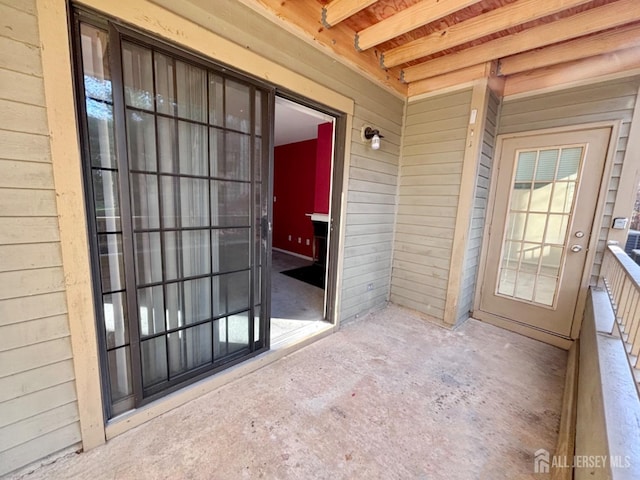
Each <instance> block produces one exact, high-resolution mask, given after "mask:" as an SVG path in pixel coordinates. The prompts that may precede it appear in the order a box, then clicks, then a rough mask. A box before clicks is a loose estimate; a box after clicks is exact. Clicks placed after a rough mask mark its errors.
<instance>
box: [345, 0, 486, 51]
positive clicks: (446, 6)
mask: <svg viewBox="0 0 640 480" xmlns="http://www.w3.org/2000/svg"><path fill="white" fill-rule="evenodd" d="M481 1H482V0H447V1H442V0H422V1H421V2H419V3H416V4H415V5H412V6H411V7H409V8H405V9H404V10H400V11H399V12H398V13H396V14H395V15H393V16H391V17H389V18H386V19H385V20H382V21H380V22H378V23H376V24H374V25H371V26H370V27H367V28H365V29H364V30H361V31H359V32H358V33H356V39H355V44H356V49H358V50H360V51H363V50H367V49H368V48H371V47H373V46H375V45H379V44H381V43H383V42H386V41H387V40H391V39H392V38H394V37H397V36H398V35H402V34H403V33H407V32H410V31H411V30H414V29H416V28H418V27H422V26H423V25H426V24H428V23H431V22H434V21H436V20H438V19H440V18H442V17H446V16H447V15H450V14H452V13H455V12H457V11H458V10H462V9H463V8H466V7H468V6H470V5H473V4H475V3H480V2H481Z"/></svg>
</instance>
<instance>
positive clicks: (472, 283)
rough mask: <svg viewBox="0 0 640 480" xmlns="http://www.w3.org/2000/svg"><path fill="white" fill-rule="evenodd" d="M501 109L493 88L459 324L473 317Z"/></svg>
mask: <svg viewBox="0 0 640 480" xmlns="http://www.w3.org/2000/svg"><path fill="white" fill-rule="evenodd" d="M499 108H500V99H499V98H498V97H497V96H496V94H495V93H493V91H490V92H489V102H488V105H487V117H486V123H485V129H484V132H483V137H482V152H481V154H480V165H479V167H478V175H477V180H476V190H475V198H474V204H473V214H472V216H471V224H470V225H469V236H468V241H467V248H466V252H465V258H464V264H463V271H462V281H461V284H460V297H459V300H458V302H459V303H458V314H457V316H456V324H457V323H460V322H462V321H464V320H466V319H467V318H469V312H470V311H471V310H472V308H473V299H474V294H475V289H476V280H477V278H478V265H479V263H480V253H481V250H482V235H483V232H484V226H485V217H486V213H487V198H488V193H489V182H490V179H491V167H492V165H493V155H494V150H495V144H496V143H495V142H496V131H497V128H498V127H497V123H498V109H499Z"/></svg>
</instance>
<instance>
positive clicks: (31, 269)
mask: <svg viewBox="0 0 640 480" xmlns="http://www.w3.org/2000/svg"><path fill="white" fill-rule="evenodd" d="M35 12H36V8H35V1H33V0H21V1H20V2H11V1H0V23H1V24H2V27H3V28H1V29H0V475H2V474H4V473H7V472H10V471H12V470H14V469H17V468H20V467H22V466H24V465H26V464H28V463H31V462H33V461H36V460H38V459H40V458H42V457H45V456H48V455H51V454H53V453H55V452H57V451H60V450H64V449H67V448H69V447H71V446H75V445H76V444H77V443H78V442H79V441H80V427H79V422H78V406H77V402H76V390H75V382H74V373H73V365H72V362H71V358H72V357H71V355H72V352H71V344H70V338H69V325H68V318H67V314H66V312H67V307H66V299H65V293H64V272H63V270H62V259H61V253H60V244H59V233H58V222H57V211H56V197H55V190H54V183H53V173H52V168H51V158H50V151H49V138H48V136H47V132H48V126H47V117H46V110H45V106H44V105H45V101H44V86H43V81H42V69H41V65H40V49H39V38H38V23H37V18H36V16H35Z"/></svg>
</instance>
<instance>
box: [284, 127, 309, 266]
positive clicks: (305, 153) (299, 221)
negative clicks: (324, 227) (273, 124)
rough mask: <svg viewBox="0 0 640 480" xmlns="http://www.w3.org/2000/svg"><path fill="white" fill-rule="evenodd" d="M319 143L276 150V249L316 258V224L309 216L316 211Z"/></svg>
mask: <svg viewBox="0 0 640 480" xmlns="http://www.w3.org/2000/svg"><path fill="white" fill-rule="evenodd" d="M317 143H318V142H317V141H316V140H315V139H314V140H307V141H304V142H297V143H290V144H288V145H282V146H279V147H276V148H275V149H274V160H273V168H274V179H273V195H274V197H275V202H274V204H273V246H274V247H275V248H281V249H282V250H287V251H289V252H294V253H299V254H301V255H305V256H307V257H311V256H312V255H313V246H312V242H313V225H312V224H311V219H310V218H309V217H307V216H306V215H305V214H307V213H313V208H314V199H315V196H314V191H315V188H314V185H315V176H316V153H317ZM289 235H291V241H289ZM298 238H300V239H301V243H298ZM307 240H309V245H307Z"/></svg>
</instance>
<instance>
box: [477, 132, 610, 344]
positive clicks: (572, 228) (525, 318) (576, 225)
mask: <svg viewBox="0 0 640 480" xmlns="http://www.w3.org/2000/svg"><path fill="white" fill-rule="evenodd" d="M610 136H611V128H596V129H589V130H577V131H571V132H562V133H551V134H549V133H546V134H537V135H534V134H532V135H530V136H520V137H512V138H505V139H503V140H502V144H501V147H502V148H501V154H500V158H499V173H498V176H497V182H496V185H495V188H496V194H495V195H494V202H493V205H492V208H493V215H492V220H491V227H490V232H489V241H488V247H487V249H486V252H485V261H484V266H485V269H484V275H482V280H481V281H482V288H481V293H480V303H479V305H480V312H476V315H477V316H478V317H479V318H482V316H483V315H486V314H488V315H493V316H497V317H500V318H502V319H505V320H508V321H514V322H518V323H520V324H524V325H526V326H530V327H533V328H535V329H538V330H545V331H547V332H550V333H552V334H556V335H561V336H569V335H570V332H571V325H572V321H573V315H574V311H575V308H576V302H577V298H578V294H579V292H580V288H581V284H582V278H583V272H584V269H585V267H586V265H585V260H586V258H587V250H588V245H589V240H590V235H591V232H592V225H593V220H594V212H595V210H596V205H597V199H598V192H599V188H600V184H601V180H602V172H603V168H604V163H605V158H606V153H607V148H608V145H609V139H610ZM490 208H491V206H490Z"/></svg>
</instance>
